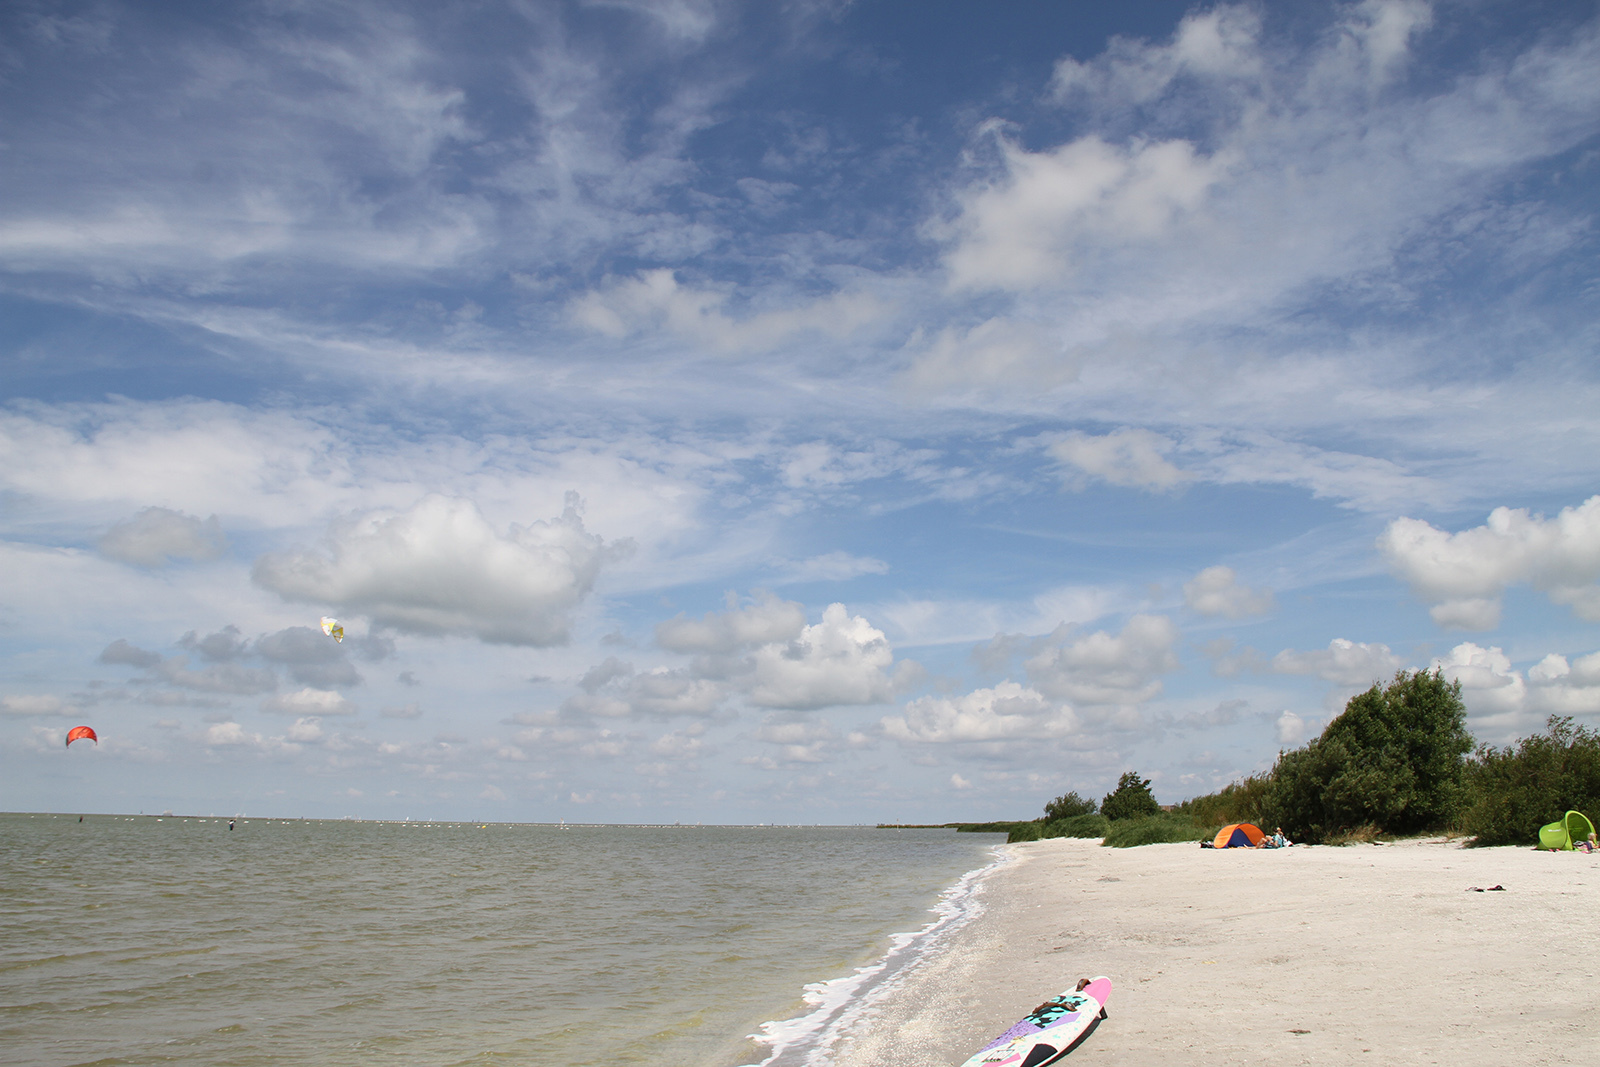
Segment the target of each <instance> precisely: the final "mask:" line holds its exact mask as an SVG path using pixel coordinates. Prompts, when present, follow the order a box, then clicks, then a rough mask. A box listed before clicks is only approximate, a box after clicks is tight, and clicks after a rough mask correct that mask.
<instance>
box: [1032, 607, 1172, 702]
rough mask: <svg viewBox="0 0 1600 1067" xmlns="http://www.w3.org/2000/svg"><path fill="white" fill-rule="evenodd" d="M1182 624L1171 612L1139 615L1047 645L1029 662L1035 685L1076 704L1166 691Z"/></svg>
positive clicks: (1149, 696)
mask: <svg viewBox="0 0 1600 1067" xmlns="http://www.w3.org/2000/svg"><path fill="white" fill-rule="evenodd" d="M1177 641H1178V628H1177V627H1176V626H1174V625H1173V623H1172V620H1171V619H1169V618H1167V617H1166V616H1165V615H1135V616H1133V617H1132V618H1130V619H1129V620H1128V622H1127V624H1126V625H1125V626H1123V628H1122V632H1121V633H1118V634H1111V633H1108V632H1107V631H1105V630H1098V631H1096V632H1095V633H1092V634H1089V635H1087V636H1085V637H1081V638H1078V639H1077V640H1075V641H1072V642H1070V643H1066V644H1060V645H1056V646H1054V647H1049V648H1046V649H1045V650H1043V651H1041V652H1039V653H1038V654H1037V655H1035V656H1033V657H1031V658H1030V659H1028V660H1027V662H1026V663H1025V664H1024V665H1023V666H1024V667H1025V669H1026V670H1027V672H1028V680H1029V681H1030V682H1031V683H1032V684H1033V687H1034V688H1035V689H1037V690H1038V691H1039V692H1041V693H1043V694H1045V695H1046V696H1048V697H1052V698H1055V699H1057V700H1066V701H1070V702H1071V703H1073V704H1074V705H1078V706H1080V707H1081V706H1084V705H1106V706H1115V707H1131V706H1133V705H1136V704H1141V703H1144V702H1145V701H1147V700H1151V699H1153V698H1155V697H1156V696H1158V695H1160V693H1161V691H1162V683H1161V680H1160V677H1159V676H1160V675H1162V674H1167V673H1170V672H1172V671H1175V670H1177V669H1178V665H1179V664H1178V657H1177V654H1176V653H1175V652H1173V646H1174V645H1175V644H1176V643H1177Z"/></svg>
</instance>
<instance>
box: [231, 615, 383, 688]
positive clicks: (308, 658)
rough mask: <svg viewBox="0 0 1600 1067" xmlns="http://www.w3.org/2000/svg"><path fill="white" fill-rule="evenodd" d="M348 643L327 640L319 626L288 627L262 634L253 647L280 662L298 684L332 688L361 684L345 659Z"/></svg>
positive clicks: (267, 658) (357, 673) (359, 678)
mask: <svg viewBox="0 0 1600 1067" xmlns="http://www.w3.org/2000/svg"><path fill="white" fill-rule="evenodd" d="M347 643H348V642H346V643H344V644H342V643H340V642H337V641H333V640H330V639H329V638H328V635H327V634H325V633H323V632H322V631H321V630H320V629H313V628H311V627H309V626H290V627H288V628H287V629H283V630H279V631H278V632H277V633H272V634H267V635H266V636H264V637H262V638H261V639H260V640H258V641H257V642H256V644H255V648H256V651H257V652H258V653H259V654H260V655H261V657H262V658H263V659H266V660H269V661H271V662H273V663H278V664H282V665H283V666H284V667H285V668H286V669H287V670H288V671H289V676H290V677H291V678H293V679H294V680H295V681H296V682H299V683H300V684H301V685H309V686H317V687H319V688H322V689H331V688H333V687H334V686H341V685H345V686H348V685H359V684H360V683H361V675H360V673H359V672H357V670H356V668H355V665H354V664H353V663H351V662H350V660H349V659H348V658H347V657H348V653H347V651H346V649H345V644H347Z"/></svg>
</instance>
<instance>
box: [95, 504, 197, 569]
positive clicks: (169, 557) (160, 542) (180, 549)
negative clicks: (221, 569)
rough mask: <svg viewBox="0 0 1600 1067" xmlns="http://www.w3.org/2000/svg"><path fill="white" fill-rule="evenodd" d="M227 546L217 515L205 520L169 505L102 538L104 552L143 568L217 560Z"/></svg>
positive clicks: (146, 512)
mask: <svg viewBox="0 0 1600 1067" xmlns="http://www.w3.org/2000/svg"><path fill="white" fill-rule="evenodd" d="M227 547H228V539H227V538H226V537H224V536H223V534H222V524H221V523H220V522H218V521H217V517H216V516H215V515H213V516H211V517H210V518H209V519H204V520H201V519H197V518H195V517H194V516H192V515H185V514H184V513H183V512H181V511H173V510H171V509H169V508H145V509H144V510H143V511H141V512H139V514H137V515H135V516H134V517H133V518H132V519H130V520H128V521H127V522H124V523H118V524H117V525H116V526H113V527H111V529H110V530H107V531H106V533H105V536H103V537H101V538H100V551H101V552H102V553H103V554H105V555H107V556H110V557H111V558H112V559H118V560H121V561H122V562H124V563H135V564H138V565H139V566H141V567H165V566H167V565H168V564H169V563H172V562H173V561H174V560H180V559H216V558H217V557H219V556H221V555H222V553H223V552H224V551H226V550H227Z"/></svg>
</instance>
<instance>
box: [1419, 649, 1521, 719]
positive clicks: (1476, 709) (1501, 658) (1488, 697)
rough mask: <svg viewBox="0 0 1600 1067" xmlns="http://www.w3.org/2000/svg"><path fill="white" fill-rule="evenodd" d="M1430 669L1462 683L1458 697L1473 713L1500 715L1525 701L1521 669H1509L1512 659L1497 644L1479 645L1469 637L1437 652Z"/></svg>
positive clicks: (1515, 709)
mask: <svg viewBox="0 0 1600 1067" xmlns="http://www.w3.org/2000/svg"><path fill="white" fill-rule="evenodd" d="M1428 666H1429V670H1436V671H1439V672H1440V673H1441V674H1442V675H1443V676H1444V677H1446V678H1448V679H1450V680H1451V681H1452V682H1460V683H1461V699H1462V702H1463V703H1465V704H1466V705H1467V710H1468V711H1470V712H1471V713H1472V714H1474V715H1478V716H1489V715H1503V714H1506V713H1508V712H1512V713H1514V712H1520V711H1522V710H1524V708H1525V706H1526V704H1527V697H1528V689H1527V684H1526V683H1525V682H1524V681H1523V678H1522V675H1521V673H1520V672H1518V671H1515V670H1512V669H1511V660H1510V659H1509V658H1508V657H1507V656H1506V654H1505V653H1504V652H1502V651H1501V650H1500V649H1499V648H1498V647H1492V648H1480V647H1478V646H1477V645H1475V644H1473V643H1472V642H1470V641H1465V642H1462V643H1461V644H1459V645H1457V646H1456V647H1455V648H1452V649H1451V650H1450V654H1449V655H1448V656H1436V657H1434V660H1433V662H1432V663H1430V664H1429V665H1428Z"/></svg>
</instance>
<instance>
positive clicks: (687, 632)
mask: <svg viewBox="0 0 1600 1067" xmlns="http://www.w3.org/2000/svg"><path fill="white" fill-rule="evenodd" d="M805 625H806V610H805V608H804V606H802V605H800V604H797V603H795V602H794V601H792V600H779V599H778V598H777V597H775V596H772V595H771V594H763V595H761V596H759V597H758V599H757V600H756V601H755V602H754V603H753V604H750V605H749V606H747V607H740V606H739V601H738V598H737V597H736V596H735V595H734V594H732V593H730V594H728V608H727V610H726V611H708V612H706V614H705V615H704V616H703V617H701V618H699V619H689V618H685V617H684V616H681V615H680V616H678V617H677V618H675V619H668V620H667V621H665V622H662V623H658V624H657V625H656V644H658V645H660V646H661V647H662V648H665V649H667V650H669V651H672V652H684V653H694V652H700V653H709V654H713V655H720V654H726V653H729V652H735V651H738V650H740V649H743V648H745V647H748V646H750V645H762V644H768V643H771V642H774V641H790V640H793V639H794V638H795V637H798V636H799V635H800V631H801V630H802V629H804V628H805Z"/></svg>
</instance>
